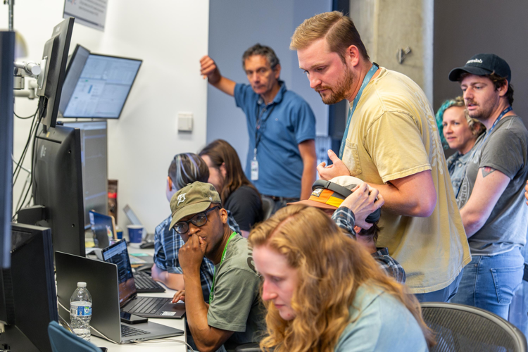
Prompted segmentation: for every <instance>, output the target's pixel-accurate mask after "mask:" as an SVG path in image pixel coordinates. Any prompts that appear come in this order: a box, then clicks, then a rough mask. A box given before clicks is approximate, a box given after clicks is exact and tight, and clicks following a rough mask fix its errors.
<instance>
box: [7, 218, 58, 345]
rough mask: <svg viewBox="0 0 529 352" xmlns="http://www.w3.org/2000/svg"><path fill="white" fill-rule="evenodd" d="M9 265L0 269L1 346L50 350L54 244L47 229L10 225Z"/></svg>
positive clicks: (54, 315)
mask: <svg viewBox="0 0 529 352" xmlns="http://www.w3.org/2000/svg"><path fill="white" fill-rule="evenodd" d="M11 226H12V246H11V252H12V257H11V268H10V269H4V270H2V271H1V272H0V320H1V321H2V322H3V323H4V324H5V332H4V333H2V334H0V346H1V345H4V344H6V345H8V346H9V347H10V350H11V351H25V352H32V351H40V352H48V351H49V352H51V351H52V349H51V345H50V340H49V337H48V324H49V323H50V321H58V319H59V316H58V312H57V292H56V290H55V275H54V271H53V247H52V241H51V231H50V229H48V228H43V227H37V226H31V225H22V224H16V223H13V224H12V225H11Z"/></svg>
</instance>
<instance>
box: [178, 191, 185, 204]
mask: <svg viewBox="0 0 529 352" xmlns="http://www.w3.org/2000/svg"><path fill="white" fill-rule="evenodd" d="M176 200H178V202H177V203H176V206H179V205H180V203H183V202H184V201H185V200H186V194H185V193H182V194H180V195H178V198H176Z"/></svg>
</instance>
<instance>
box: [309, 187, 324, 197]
mask: <svg viewBox="0 0 529 352" xmlns="http://www.w3.org/2000/svg"><path fill="white" fill-rule="evenodd" d="M323 190H324V188H318V189H315V190H314V191H312V194H311V196H314V197H319V196H320V194H321V192H323Z"/></svg>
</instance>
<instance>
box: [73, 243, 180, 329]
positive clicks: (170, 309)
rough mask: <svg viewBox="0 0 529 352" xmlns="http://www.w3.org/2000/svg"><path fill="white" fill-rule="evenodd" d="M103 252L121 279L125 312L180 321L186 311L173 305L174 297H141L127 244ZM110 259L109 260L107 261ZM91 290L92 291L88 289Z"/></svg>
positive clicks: (121, 300)
mask: <svg viewBox="0 0 529 352" xmlns="http://www.w3.org/2000/svg"><path fill="white" fill-rule="evenodd" d="M118 244H119V245H117V246H111V247H110V248H107V249H105V250H103V251H104V252H106V253H107V254H106V255H105V253H102V255H103V260H105V261H107V260H108V261H109V262H111V263H113V264H116V266H117V269H118V274H119V275H118V278H119V304H120V306H121V309H122V310H123V311H124V312H127V313H132V314H136V315H139V316H140V317H145V318H164V319H180V318H182V317H183V316H184V314H185V312H186V309H185V304H184V303H171V301H172V300H173V299H172V297H143V296H142V297H139V296H138V295H137V293H138V291H137V290H136V283H135V281H134V276H133V275H132V270H131V267H130V261H129V256H128V255H127V254H126V253H127V251H126V249H127V242H126V241H125V240H122V241H120V242H119V243H118ZM105 257H106V258H108V259H105ZM88 290H90V289H88ZM72 292H73V291H72Z"/></svg>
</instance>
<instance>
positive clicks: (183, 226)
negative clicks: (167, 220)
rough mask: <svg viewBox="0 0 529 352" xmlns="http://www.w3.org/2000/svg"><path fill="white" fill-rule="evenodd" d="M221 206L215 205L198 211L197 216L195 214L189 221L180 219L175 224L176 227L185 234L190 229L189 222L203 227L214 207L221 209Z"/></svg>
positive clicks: (177, 230) (176, 229)
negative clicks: (200, 211)
mask: <svg viewBox="0 0 529 352" xmlns="http://www.w3.org/2000/svg"><path fill="white" fill-rule="evenodd" d="M219 208H220V206H218V205H217V206H214V207H213V208H209V209H208V210H206V211H204V212H202V213H198V214H196V215H195V216H193V217H192V218H191V219H189V220H187V221H179V222H177V223H176V224H175V225H174V229H175V231H176V232H178V233H179V234H184V233H186V232H187V231H189V223H192V224H193V225H195V226H198V227H201V226H204V225H205V224H206V222H208V213H209V212H210V211H212V210H213V209H219Z"/></svg>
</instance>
